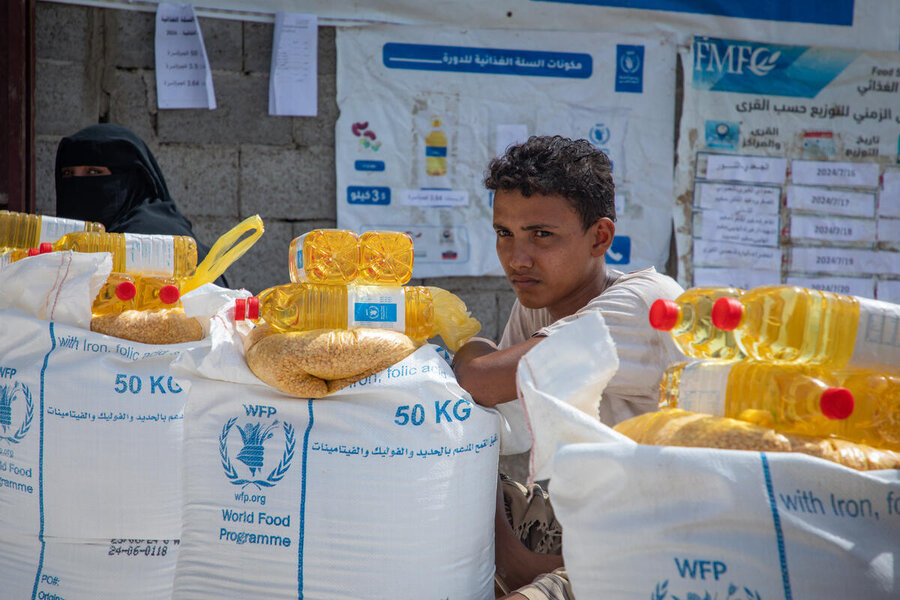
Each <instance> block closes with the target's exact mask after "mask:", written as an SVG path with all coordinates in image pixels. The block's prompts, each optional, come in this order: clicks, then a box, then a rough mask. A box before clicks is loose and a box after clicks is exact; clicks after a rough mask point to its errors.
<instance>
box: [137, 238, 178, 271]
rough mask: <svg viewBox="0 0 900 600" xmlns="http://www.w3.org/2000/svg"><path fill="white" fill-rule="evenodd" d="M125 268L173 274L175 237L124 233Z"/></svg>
mask: <svg viewBox="0 0 900 600" xmlns="http://www.w3.org/2000/svg"><path fill="white" fill-rule="evenodd" d="M125 269H126V270H127V271H130V272H135V273H146V274H148V275H161V276H163V277H172V276H174V275H175V238H173V237H172V236H171V235H146V234H139V233H126V234H125Z"/></svg>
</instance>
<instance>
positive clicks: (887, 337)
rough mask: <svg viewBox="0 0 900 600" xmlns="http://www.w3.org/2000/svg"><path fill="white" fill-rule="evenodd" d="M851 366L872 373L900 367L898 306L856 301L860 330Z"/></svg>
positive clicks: (861, 299)
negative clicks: (871, 370) (885, 368)
mask: <svg viewBox="0 0 900 600" xmlns="http://www.w3.org/2000/svg"><path fill="white" fill-rule="evenodd" d="M850 365H852V366H854V367H863V368H865V367H868V368H871V369H875V370H884V367H885V366H889V367H892V368H897V366H898V365H900V305H897V304H891V303H890V302H880V301H878V300H870V299H868V298H859V327H857V328H856V343H855V345H854V346H853V356H851V357H850Z"/></svg>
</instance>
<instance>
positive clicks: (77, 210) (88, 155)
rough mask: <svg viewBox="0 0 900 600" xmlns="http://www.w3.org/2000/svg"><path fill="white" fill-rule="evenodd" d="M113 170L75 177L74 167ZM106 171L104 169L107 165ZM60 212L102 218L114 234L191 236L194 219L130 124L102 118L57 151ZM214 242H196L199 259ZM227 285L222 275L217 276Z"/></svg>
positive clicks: (63, 142)
mask: <svg viewBox="0 0 900 600" xmlns="http://www.w3.org/2000/svg"><path fill="white" fill-rule="evenodd" d="M84 166H94V167H106V169H108V170H109V174H103V175H100V174H97V175H87V176H71V173H72V172H73V171H74V170H76V169H73V168H75V167H84ZM104 171H105V170H104ZM56 216H58V217H64V218H67V219H78V220H81V221H95V222H98V223H102V224H103V225H104V226H105V227H106V231H108V232H110V233H143V234H163V235H186V236H189V237H192V238H194V239H196V236H195V235H194V232H193V230H192V229H191V222H190V221H189V220H188V219H187V217H185V216H184V215H183V214H181V213H180V212H179V211H178V207H177V206H176V205H175V201H174V200H173V199H172V196H171V195H170V194H169V188H168V187H167V186H166V180H165V178H164V177H163V174H162V170H161V169H160V168H159V165H158V164H157V163H156V159H155V158H154V157H153V153H152V152H150V149H149V148H148V147H147V144H145V143H144V140H142V139H141V138H140V137H138V136H137V135H135V134H134V133H133V132H132V131H130V130H129V129H126V128H125V127H122V126H120V125H113V124H111V123H101V124H99V125H92V126H90V127H87V128H85V129H82V130H81V131H79V132H78V133H76V134H74V135H70V136H68V137H65V138H63V139H62V140H61V141H60V143H59V148H58V149H57V151H56ZM208 252H209V246H206V245H204V244H201V243H200V242H199V241H198V242H197V260H198V262H199V261H202V260H203V258H204V257H205V256H206V254H207V253H208ZM216 283H217V284H219V285H226V282H225V280H224V278H223V277H220V278H219V279H218V280H217V281H216Z"/></svg>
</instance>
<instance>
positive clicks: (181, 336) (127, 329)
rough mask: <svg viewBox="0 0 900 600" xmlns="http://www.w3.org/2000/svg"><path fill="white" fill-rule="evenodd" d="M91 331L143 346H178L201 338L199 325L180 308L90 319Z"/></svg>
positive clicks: (125, 312)
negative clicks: (139, 343) (142, 344)
mask: <svg viewBox="0 0 900 600" xmlns="http://www.w3.org/2000/svg"><path fill="white" fill-rule="evenodd" d="M91 331H96V332H97V333H103V334H106V335H109V336H112V337H117V338H122V339H123V340H131V341H133V342H141V343H144V344H181V343H183V342H194V341H197V340H199V339H201V338H202V337H203V327H202V326H201V325H200V322H199V321H198V320H197V319H195V318H193V317H188V316H187V315H185V314H184V310H183V309H181V308H164V309H161V310H126V311H124V312H121V313H110V314H106V315H101V316H97V317H93V318H92V319H91Z"/></svg>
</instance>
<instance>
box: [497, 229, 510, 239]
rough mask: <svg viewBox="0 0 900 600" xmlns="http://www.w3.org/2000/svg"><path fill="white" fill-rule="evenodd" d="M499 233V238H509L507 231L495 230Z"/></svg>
mask: <svg viewBox="0 0 900 600" xmlns="http://www.w3.org/2000/svg"><path fill="white" fill-rule="evenodd" d="M494 231H496V232H497V237H509V232H508V231H507V230H505V229H495V230H494Z"/></svg>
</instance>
